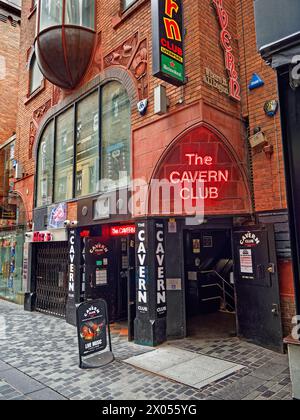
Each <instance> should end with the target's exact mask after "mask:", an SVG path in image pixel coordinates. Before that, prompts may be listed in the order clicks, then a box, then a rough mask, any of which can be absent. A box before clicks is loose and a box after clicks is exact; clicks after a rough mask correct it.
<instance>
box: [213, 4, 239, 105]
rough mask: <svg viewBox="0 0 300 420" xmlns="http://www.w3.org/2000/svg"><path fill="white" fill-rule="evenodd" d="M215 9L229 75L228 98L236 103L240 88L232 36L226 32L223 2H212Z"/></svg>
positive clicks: (226, 24) (225, 13) (226, 16)
mask: <svg viewBox="0 0 300 420" xmlns="http://www.w3.org/2000/svg"><path fill="white" fill-rule="evenodd" d="M213 4H214V6H215V8H216V11H217V14H218V19H219V23H220V26H221V35H220V39H221V45H222V48H223V49H224V52H225V67H226V70H227V71H228V74H229V96H230V97H231V98H233V99H235V100H236V101H240V100H241V86H240V83H239V80H238V72H237V70H236V64H235V57H234V55H233V48H232V45H231V40H232V36H231V34H230V32H229V31H228V23H229V16H228V13H227V11H226V10H225V9H224V6H223V0H213Z"/></svg>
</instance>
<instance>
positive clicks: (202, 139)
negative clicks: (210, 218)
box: [152, 126, 250, 215]
mask: <svg viewBox="0 0 300 420" xmlns="http://www.w3.org/2000/svg"><path fill="white" fill-rule="evenodd" d="M154 177H155V179H156V180H158V181H159V182H160V188H161V191H162V193H161V194H160V212H163V213H166V214H174V215H179V214H194V213H195V211H196V212H198V214H199V212H201V211H202V209H205V213H206V214H214V213H219V214H221V213H222V214H226V213H229V212H236V213H244V212H246V211H247V210H248V209H249V203H250V200H249V191H248V187H247V183H246V179H245V176H244V174H243V172H242V169H241V168H240V167H239V164H238V161H237V160H236V158H235V157H234V156H233V155H232V153H231V152H230V151H229V149H228V147H227V146H226V145H225V143H224V142H223V141H222V139H220V138H219V136H217V135H216V134H215V133H214V132H212V131H211V130H210V129H208V128H206V127H204V126H202V127H198V128H195V129H193V130H191V131H190V132H188V133H187V134H185V135H183V136H182V138H180V139H179V140H178V141H177V142H176V143H175V144H174V145H173V146H172V147H171V148H170V149H169V151H168V152H167V153H166V155H165V157H164V159H163V160H162V161H161V163H160V165H159V167H158V168H157V171H156V173H155V174H154ZM163 187H165V188H163ZM167 187H168V188H169V191H167ZM152 195H153V196H154V197H155V196H158V195H159V194H158V193H157V194H155V191H152Z"/></svg>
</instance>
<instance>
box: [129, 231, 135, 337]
mask: <svg viewBox="0 0 300 420" xmlns="http://www.w3.org/2000/svg"><path fill="white" fill-rule="evenodd" d="M128 242H129V243H128V261H129V269H128V340H129V341H133V340H134V320H135V317H136V279H135V240H134V236H133V235H131V236H129V238H128Z"/></svg>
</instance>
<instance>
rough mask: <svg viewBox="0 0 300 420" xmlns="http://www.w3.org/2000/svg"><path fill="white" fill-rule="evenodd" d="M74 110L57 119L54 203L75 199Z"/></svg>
mask: <svg viewBox="0 0 300 420" xmlns="http://www.w3.org/2000/svg"><path fill="white" fill-rule="evenodd" d="M73 156H74V109H73V108H70V109H69V110H68V111H66V112H64V113H63V114H62V115H60V116H59V117H58V118H57V131H56V153H55V182H54V201H55V202H56V203H58V202H61V201H65V200H69V199H71V198H72V197H73Z"/></svg>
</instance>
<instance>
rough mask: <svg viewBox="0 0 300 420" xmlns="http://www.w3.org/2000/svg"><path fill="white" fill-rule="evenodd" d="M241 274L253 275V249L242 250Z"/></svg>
mask: <svg viewBox="0 0 300 420" xmlns="http://www.w3.org/2000/svg"><path fill="white" fill-rule="evenodd" d="M240 265H241V273H245V274H253V259H252V250H251V249H240Z"/></svg>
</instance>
